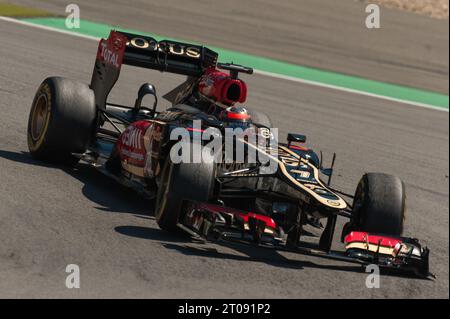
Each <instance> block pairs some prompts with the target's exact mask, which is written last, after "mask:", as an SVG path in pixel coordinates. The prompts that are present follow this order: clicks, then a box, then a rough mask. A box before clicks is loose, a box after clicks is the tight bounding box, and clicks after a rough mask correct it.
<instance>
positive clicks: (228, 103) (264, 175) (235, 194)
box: [28, 31, 430, 277]
mask: <svg viewBox="0 0 450 319" xmlns="http://www.w3.org/2000/svg"><path fill="white" fill-rule="evenodd" d="M123 64H128V65H133V66H138V67H143V68H148V69H154V70H159V71H164V72H171V73H176V74H181V75H185V76H187V79H186V81H185V82H183V83H182V84H181V85H179V86H178V87H177V88H175V89H174V90H172V91H171V92H169V93H167V94H166V95H165V96H164V98H166V99H167V100H169V101H170V102H171V103H172V107H170V108H169V109H167V110H164V111H158V110H157V108H156V107H157V101H158V100H157V95H156V90H155V87H154V86H153V85H151V84H149V83H145V84H143V85H142V86H141V87H140V88H139V90H138V93H137V98H136V101H135V103H134V105H131V106H126V105H119V104H114V103H110V102H108V101H107V98H108V95H109V93H110V91H111V89H112V87H113V86H114V85H115V83H116V81H117V80H118V77H119V73H120V70H121V67H122V65H123ZM252 72H253V70H252V69H251V68H248V67H244V66H240V65H235V64H228V63H219V62H218V54H217V53H216V52H214V51H212V50H210V49H208V48H206V47H203V46H198V45H193V44H188V43H180V42H175V41H169V40H163V41H157V40H155V39H154V38H152V37H149V36H144V35H136V34H129V33H124V32H118V31H111V33H110V35H109V38H108V39H102V40H100V43H99V47H98V52H97V57H96V61H95V66H94V70H93V74H92V79H91V83H90V85H87V84H84V83H79V82H74V81H71V80H68V79H65V78H61V77H50V78H47V79H46V80H44V82H43V83H42V84H41V85H40V87H39V89H38V91H37V93H36V96H35V98H34V101H33V104H32V108H31V112H30V117H29V124H28V146H29V150H30V154H31V155H32V156H33V157H34V158H37V159H40V160H46V161H51V162H63V163H66V164H70V165H73V164H76V163H77V162H78V161H80V160H82V161H84V162H87V163H89V164H91V165H92V166H93V167H95V168H96V169H98V170H100V171H101V172H103V173H104V174H106V175H108V176H110V177H112V178H113V179H115V180H117V181H118V182H120V183H122V184H124V185H126V186H129V187H131V188H134V189H136V190H137V191H139V192H140V193H142V194H143V195H144V196H148V197H151V198H155V202H156V205H155V217H156V220H157V222H158V224H159V226H160V227H161V228H162V229H164V230H167V231H180V230H182V231H184V232H187V233H188V234H190V235H191V236H193V237H196V238H200V239H202V240H219V241H220V240H234V241H240V242H242V241H244V242H247V243H248V242H251V243H253V244H257V245H265V246H271V247H273V248H276V249H289V250H293V251H298V252H302V253H305V254H314V255H317V256H323V257H327V258H335V259H339V260H345V261H349V262H356V263H360V264H377V265H379V266H381V267H383V268H389V269H394V270H399V271H404V272H410V273H413V274H415V275H418V276H422V277H427V276H430V273H429V266H428V256H429V250H428V249H427V248H426V247H422V246H421V245H420V244H419V242H418V240H416V239H413V238H405V237H402V231H403V222H404V217H405V216H404V214H405V187H404V184H403V182H402V181H401V180H400V179H399V178H398V177H395V176H391V175H387V174H381V173H368V174H365V175H364V176H363V177H362V178H361V180H360V182H359V184H358V186H357V188H356V192H355V195H354V196H352V195H348V194H344V193H342V192H340V191H338V190H336V189H334V188H332V187H331V186H330V181H331V177H332V174H333V164H334V160H335V156H333V161H332V165H331V168H324V167H323V165H322V155H321V154H320V156H319V155H318V154H317V153H316V152H314V151H313V150H311V149H308V148H307V147H306V146H305V141H306V137H305V136H304V135H301V134H293V133H291V134H288V136H287V142H286V143H278V141H277V138H276V134H274V129H273V125H272V123H271V120H270V119H269V117H268V116H267V115H265V114H264V113H261V112H258V111H257V110H247V109H245V108H244V107H243V106H242V105H243V103H244V102H245V100H246V94H247V85H246V84H245V82H244V81H242V80H241V79H239V73H247V74H251V73H252ZM146 95H152V96H153V97H154V99H155V102H154V104H153V106H151V107H146V106H143V105H142V100H143V98H144V96H146ZM230 130H232V131H233V132H235V131H236V130H238V131H239V130H240V131H239V132H240V133H239V134H235V135H233V136H232V137H231V138H228V139H227V132H229V131H230ZM205 135H207V136H206V138H205ZM228 137H229V136H228ZM252 137H255V138H256V139H252ZM212 140H215V142H216V143H214V145H215V146H216V147H212V146H211V144H213V143H212ZM256 140H257V142H256V143H255V141H256ZM196 147H197V151H198V149H200V150H201V154H202V155H201V156H200V160H197V161H195V160H194V157H195V149H196ZM198 147H200V148H198ZM227 147H228V148H227ZM227 149H228V150H230V149H231V150H232V151H231V153H230V152H228V153H227V152H226V150H227ZM205 150H206V151H205ZM238 150H241V151H242V152H243V154H244V155H243V157H242V159H243V160H239V161H238V160H237V159H236V156H237V155H239V154H238V153H239V152H238ZM242 152H240V153H242ZM183 153H184V154H183ZM250 153H251V154H253V155H252V156H250V155H249V154H250ZM230 154H231V155H230ZM183 156H184V157H183ZM180 158H181V160H178V159H180ZM324 180H327V181H326V182H325V181H324ZM344 198H347V200H345V199H344ZM350 199H352V203H349V201H350ZM149 210H150V207H149ZM338 216H343V217H346V218H348V220H349V221H348V222H347V223H346V224H345V226H344V228H343V230H342V233H341V240H342V241H343V242H344V243H345V247H346V250H345V251H342V252H337V251H332V250H331V246H332V240H333V235H334V232H335V228H336V227H335V226H336V219H337V217H338ZM321 220H326V224H325V226H324V227H323V226H321V225H322V224H321ZM308 224H310V225H315V226H317V227H318V228H320V229H321V235H320V237H319V238H320V239H319V240H318V242H317V243H316V245H315V246H313V247H311V245H308V246H307V247H305V245H303V241H302V236H303V234H304V232H303V229H304V227H305V225H308Z"/></svg>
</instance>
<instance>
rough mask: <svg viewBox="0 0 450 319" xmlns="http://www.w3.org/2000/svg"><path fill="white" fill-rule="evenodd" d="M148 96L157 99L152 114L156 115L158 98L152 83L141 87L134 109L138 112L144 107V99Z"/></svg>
mask: <svg viewBox="0 0 450 319" xmlns="http://www.w3.org/2000/svg"><path fill="white" fill-rule="evenodd" d="M146 95H153V97H154V98H155V102H154V103H153V108H152V112H153V114H155V111H156V105H157V104H158V97H157V96H156V89H155V87H154V86H153V85H152V84H150V83H144V84H142V85H141V87H140V88H139V91H138V96H137V99H136V102H135V103H134V108H135V110H136V111H138V110H139V109H140V108H141V107H142V105H141V104H142V100H143V99H144V96H146Z"/></svg>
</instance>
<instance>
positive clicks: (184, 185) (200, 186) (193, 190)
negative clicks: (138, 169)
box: [155, 156, 216, 232]
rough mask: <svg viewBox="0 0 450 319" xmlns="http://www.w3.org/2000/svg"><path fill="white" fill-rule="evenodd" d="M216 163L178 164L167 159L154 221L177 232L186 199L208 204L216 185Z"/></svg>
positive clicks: (166, 228) (157, 197) (162, 173)
mask: <svg viewBox="0 0 450 319" xmlns="http://www.w3.org/2000/svg"><path fill="white" fill-rule="evenodd" d="M215 168H216V164H215V163H214V162H201V163H178V164H175V163H173V162H172V160H171V159H170V156H168V157H167V159H166V162H165V164H164V167H163V170H162V172H161V181H160V185H159V188H158V193H157V196H156V205H155V218H156V221H157V223H158V225H159V227H160V228H161V229H164V230H166V231H171V232H172V231H175V230H176V229H177V223H178V221H179V219H180V215H181V212H182V210H183V203H184V202H185V200H191V201H198V202H207V201H209V200H210V199H211V197H212V195H213V192H214V186H215V172H216V169H215Z"/></svg>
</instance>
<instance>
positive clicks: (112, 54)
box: [97, 31, 126, 69]
mask: <svg viewBox="0 0 450 319" xmlns="http://www.w3.org/2000/svg"><path fill="white" fill-rule="evenodd" d="M125 43H126V37H124V36H123V35H121V34H120V33H118V32H115V31H111V33H110V35H109V38H108V39H106V40H105V39H102V40H100V43H99V45H98V52H97V59H98V60H99V61H102V62H104V63H105V64H108V65H111V66H113V67H115V68H117V69H119V68H120V67H121V65H122V61H123V55H124V52H125Z"/></svg>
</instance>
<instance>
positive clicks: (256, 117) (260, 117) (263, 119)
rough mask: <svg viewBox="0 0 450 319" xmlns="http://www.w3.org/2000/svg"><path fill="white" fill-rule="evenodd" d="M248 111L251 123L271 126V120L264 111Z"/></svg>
mask: <svg viewBox="0 0 450 319" xmlns="http://www.w3.org/2000/svg"><path fill="white" fill-rule="evenodd" d="M248 113H249V114H250V118H251V120H252V122H253V123H256V124H259V125H263V126H265V127H268V128H272V121H271V120H270V117H269V116H268V115H267V114H266V113H263V112H259V111H255V110H250V111H248Z"/></svg>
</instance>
